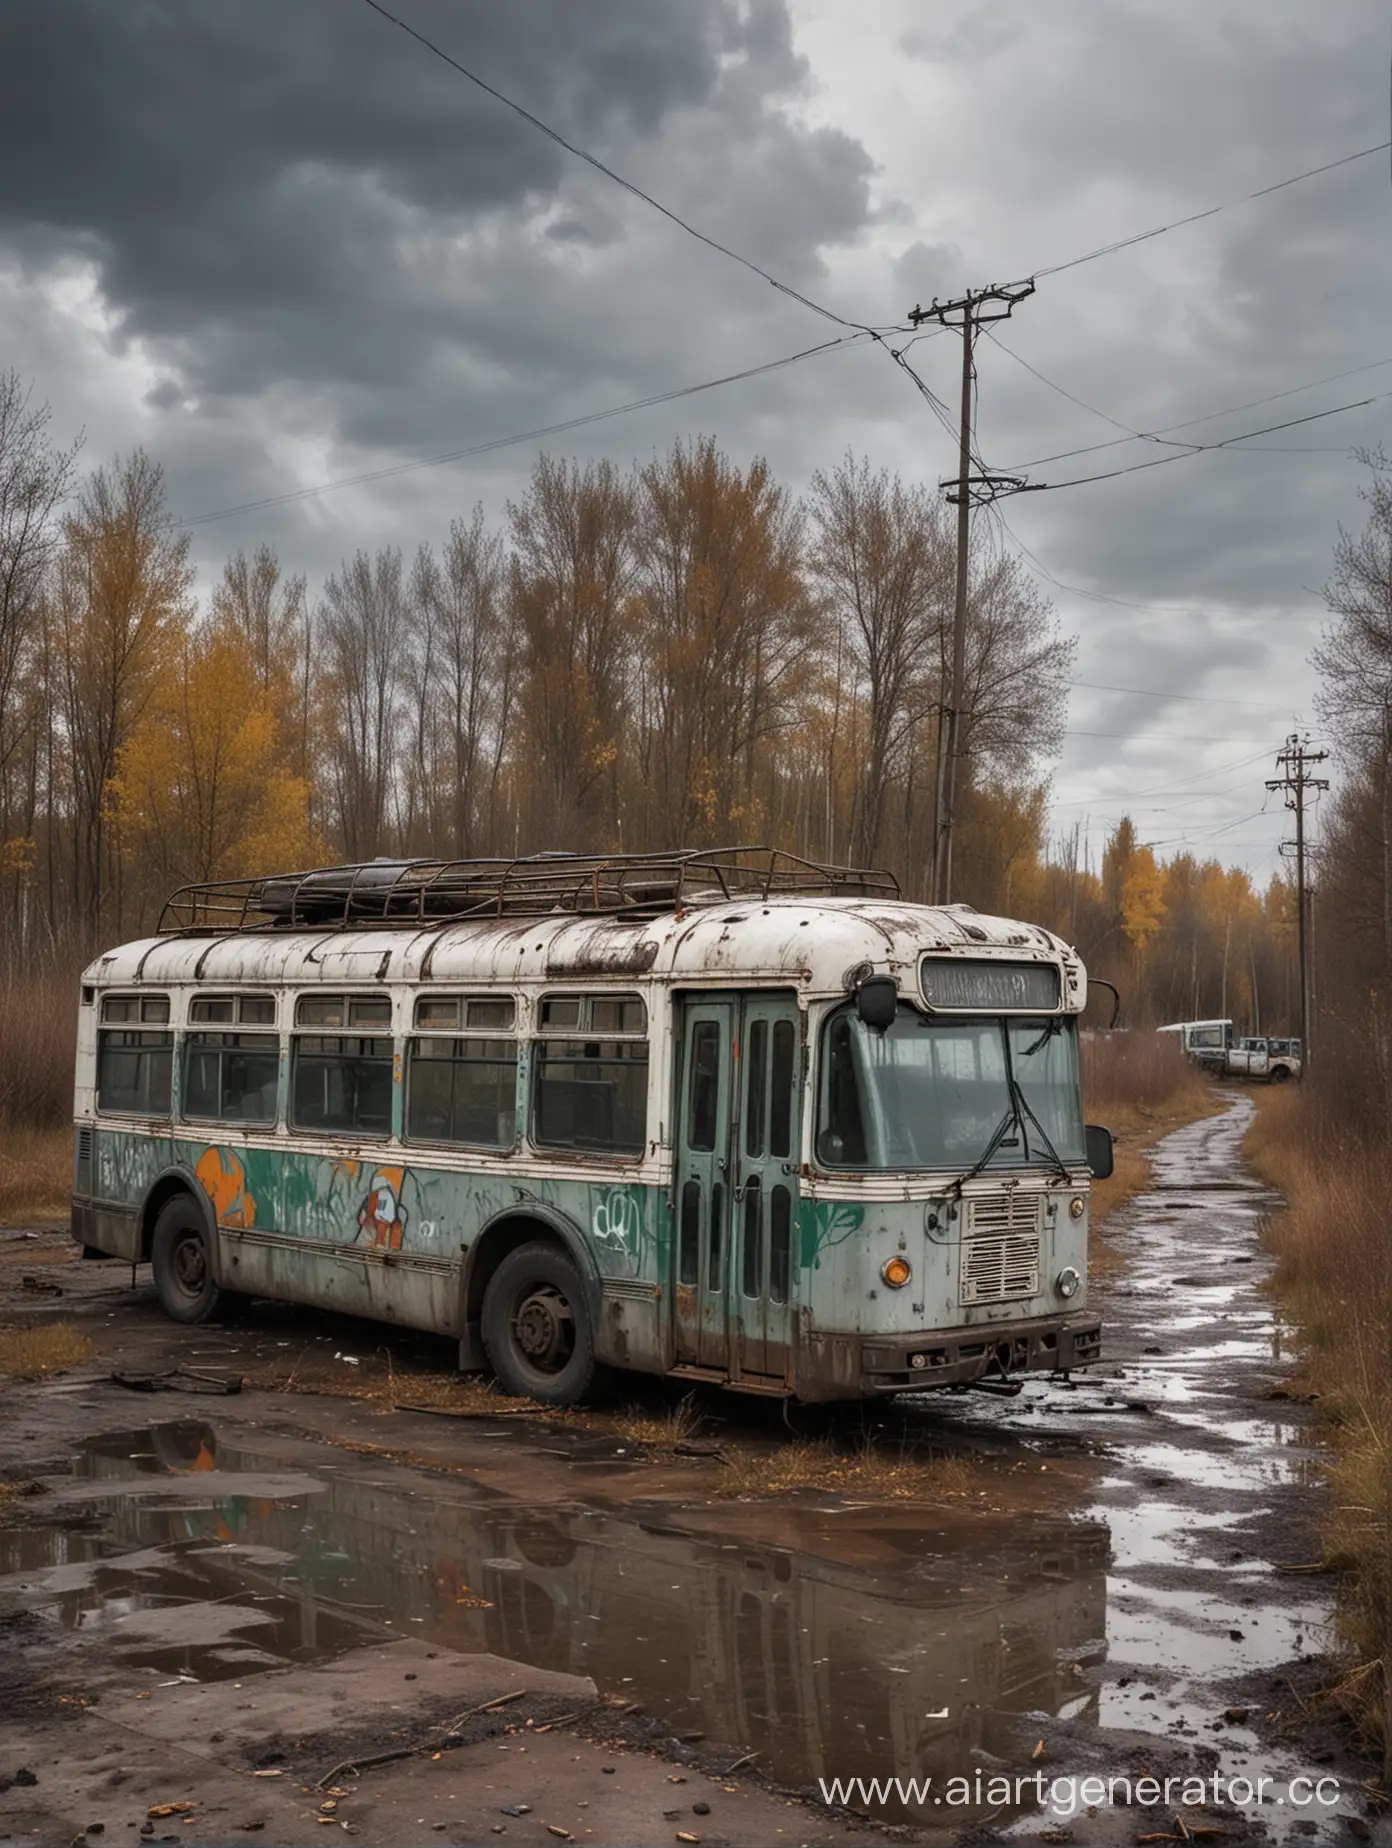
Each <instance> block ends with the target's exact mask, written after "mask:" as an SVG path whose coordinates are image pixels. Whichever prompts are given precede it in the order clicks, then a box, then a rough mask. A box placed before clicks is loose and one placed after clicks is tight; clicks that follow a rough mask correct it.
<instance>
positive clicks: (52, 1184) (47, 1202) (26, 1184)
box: [0, 1121, 73, 1226]
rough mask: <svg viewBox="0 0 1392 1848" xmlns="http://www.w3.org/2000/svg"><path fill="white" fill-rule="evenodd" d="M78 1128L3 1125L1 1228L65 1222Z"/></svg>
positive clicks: (0, 1142) (0, 1129)
mask: <svg viewBox="0 0 1392 1848" xmlns="http://www.w3.org/2000/svg"><path fill="white" fill-rule="evenodd" d="M72 1163H73V1132H72V1125H71V1123H69V1122H67V1121H65V1122H64V1123H63V1125H62V1127H61V1128H57V1129H37V1128H33V1127H31V1126H29V1125H25V1124H19V1123H14V1122H10V1123H0V1226H34V1225H45V1224H47V1223H48V1222H49V1221H54V1220H56V1221H60V1222H62V1223H66V1222H67V1219H68V1216H69V1213H70V1211H71V1208H72Z"/></svg>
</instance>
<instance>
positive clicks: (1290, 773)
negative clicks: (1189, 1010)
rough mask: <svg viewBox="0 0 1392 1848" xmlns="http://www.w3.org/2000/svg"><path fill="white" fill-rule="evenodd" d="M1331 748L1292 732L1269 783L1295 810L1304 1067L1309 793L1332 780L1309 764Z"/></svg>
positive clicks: (1306, 1056) (1304, 1059) (1304, 1061)
mask: <svg viewBox="0 0 1392 1848" xmlns="http://www.w3.org/2000/svg"><path fill="white" fill-rule="evenodd" d="M1328 756H1329V753H1328V751H1309V750H1306V748H1305V744H1304V742H1303V741H1302V739H1301V738H1300V736H1299V734H1298V733H1296V732H1292V733H1291V735H1290V737H1289V738H1287V739H1286V742H1285V747H1284V749H1283V750H1281V751H1278V752H1277V755H1276V762H1277V764H1278V765H1280V766H1281V775H1280V776H1278V777H1272V778H1271V779H1270V780H1269V781H1268V782H1267V785H1266V786H1267V788H1268V789H1273V790H1275V789H1279V790H1282V791H1284V793H1285V798H1286V807H1287V808H1288V809H1293V810H1294V812H1295V934H1296V956H1297V958H1298V960H1299V964H1300V1058H1301V1066H1302V1069H1306V1068H1308V1066H1309V1063H1310V957H1309V947H1308V946H1309V936H1310V894H1309V890H1308V885H1307V881H1306V878H1305V796H1306V792H1307V791H1308V790H1311V789H1328V787H1329V783H1328V780H1327V779H1326V778H1324V777H1318V776H1311V775H1310V771H1309V766H1310V765H1311V764H1322V763H1323V762H1324V761H1325V759H1326V758H1327V757H1328Z"/></svg>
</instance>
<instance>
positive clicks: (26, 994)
mask: <svg viewBox="0 0 1392 1848" xmlns="http://www.w3.org/2000/svg"><path fill="white" fill-rule="evenodd" d="M77 1003H78V987H77V976H76V974H75V973H74V974H70V973H69V972H68V971H67V970H66V969H64V970H55V969H41V970H33V971H29V972H27V973H26V974H25V975H24V976H22V977H19V976H16V975H15V974H13V973H9V974H4V975H0V1046H3V1047H4V1049H5V1056H4V1059H3V1061H0V1124H4V1125H6V1126H13V1125H22V1126H26V1127H29V1128H37V1129H51V1128H53V1127H55V1126H56V1125H58V1124H60V1123H66V1122H68V1121H69V1120H70V1118H71V1116H72V1082H73V1064H74V1061H75V1059H76V1056H77Z"/></svg>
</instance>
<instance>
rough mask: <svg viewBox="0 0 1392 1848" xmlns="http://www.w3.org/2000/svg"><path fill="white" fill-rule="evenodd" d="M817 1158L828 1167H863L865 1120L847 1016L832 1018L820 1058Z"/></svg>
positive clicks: (841, 1015) (849, 1022)
mask: <svg viewBox="0 0 1392 1848" xmlns="http://www.w3.org/2000/svg"><path fill="white" fill-rule="evenodd" d="M817 1159H818V1160H819V1161H824V1162H826V1164H827V1166H828V1167H831V1168H842V1167H863V1166H864V1163H865V1118H864V1115H863V1113H862V1110H861V1102H860V1082H859V1078H858V1076H857V1074H856V1065H855V1047H854V1044H853V1042H852V1038H851V1018H850V1015H849V1014H837V1015H834V1016H833V1017H832V1020H831V1024H830V1026H829V1027H828V1028H827V1036H826V1049H825V1051H824V1053H823V1055H822V1116H821V1124H820V1127H819V1129H818V1132H817Z"/></svg>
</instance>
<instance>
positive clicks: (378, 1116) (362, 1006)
mask: <svg viewBox="0 0 1392 1848" xmlns="http://www.w3.org/2000/svg"><path fill="white" fill-rule="evenodd" d="M295 1025H296V1028H297V1029H300V1030H299V1031H297V1032H296V1034H295V1039H294V1047H293V1053H292V1063H291V1078H290V1127H291V1128H292V1129H308V1130H315V1131H319V1132H322V1133H326V1134H329V1133H340V1134H346V1135H355V1136H389V1135H390V1134H391V1104H392V1041H391V1000H390V997H389V996H387V995H301V996H300V998H299V1001H298V1002H297V1003H296V1007H295ZM306 1027H310V1028H329V1029H333V1028H337V1029H340V1031H337V1032H333V1031H329V1032H308V1033H307V1032H304V1031H303V1029H304V1028H306ZM343 1029H346V1031H345V1030H343Z"/></svg>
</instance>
